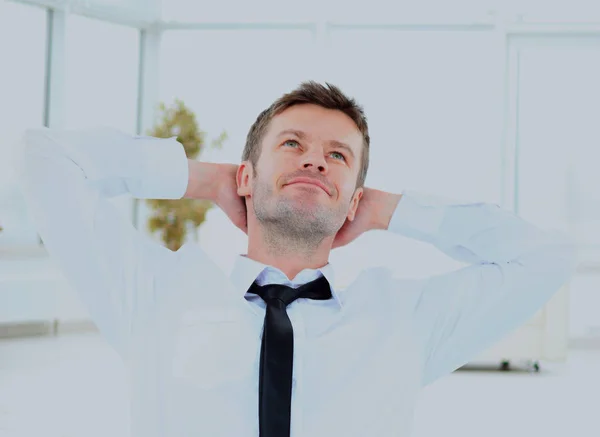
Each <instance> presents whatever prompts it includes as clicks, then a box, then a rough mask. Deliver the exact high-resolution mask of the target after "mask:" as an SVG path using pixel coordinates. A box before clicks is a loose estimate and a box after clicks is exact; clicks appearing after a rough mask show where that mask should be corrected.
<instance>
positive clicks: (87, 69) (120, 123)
mask: <svg viewBox="0 0 600 437" xmlns="http://www.w3.org/2000/svg"><path fill="white" fill-rule="evenodd" d="M138 43H139V32H138V31H137V30H136V29H132V28H128V27H124V26H119V25H115V24H110V23H105V22H101V21H97V20H93V19H90V18H86V17H81V16H77V15H69V16H68V17H67V35H66V51H67V53H66V58H67V61H66V78H65V79H66V80H65V88H66V96H65V98H66V108H65V110H66V117H65V118H66V127H67V128H84V127H90V126H99V125H106V126H111V127H115V128H119V129H121V130H123V131H125V132H130V133H133V132H134V131H135V127H136V110H137V90H138V87H137V83H138V64H139V46H138Z"/></svg>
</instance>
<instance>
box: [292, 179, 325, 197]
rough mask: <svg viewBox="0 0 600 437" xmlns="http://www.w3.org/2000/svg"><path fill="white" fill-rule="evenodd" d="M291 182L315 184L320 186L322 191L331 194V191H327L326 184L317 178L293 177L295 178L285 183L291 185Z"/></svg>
mask: <svg viewBox="0 0 600 437" xmlns="http://www.w3.org/2000/svg"><path fill="white" fill-rule="evenodd" d="M293 184H310V185H315V186H317V187H319V188H321V189H322V190H323V191H325V192H326V193H327V194H328V195H331V193H330V192H329V189H328V188H327V186H326V185H325V184H323V183H322V182H321V181H319V180H317V179H313V178H295V179H292V180H291V181H290V182H288V183H287V184H286V185H293Z"/></svg>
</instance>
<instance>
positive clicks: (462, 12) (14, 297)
mask: <svg viewBox="0 0 600 437" xmlns="http://www.w3.org/2000/svg"><path fill="white" fill-rule="evenodd" d="M413 3H415V2H384V1H381V0H375V1H373V0H372V1H369V2H358V1H356V2H342V1H340V0H332V1H327V2H323V3H321V2H317V0H305V1H303V2H282V1H275V0H259V1H257V0H253V1H245V2H242V1H240V0H221V1H219V2H205V1H189V0H163V1H162V2H161V1H160V0H11V1H7V0H5V1H1V0H0V227H2V231H1V232H0V337H2V340H0V436H4V435H8V436H12V435H15V436H21V435H34V431H33V430H36V429H42V428H43V429H44V430H45V432H46V434H35V435H39V436H41V435H51V436H84V435H86V436H87V435H89V436H96V435H106V434H107V433H112V435H115V436H117V435H118V436H121V435H125V434H120V433H122V432H124V431H123V429H124V426H125V424H124V421H126V420H125V417H126V414H125V412H124V411H125V407H126V406H127V403H126V401H125V400H124V399H125V393H124V392H123V391H122V390H123V388H122V384H121V382H120V379H119V378H121V377H122V375H121V373H120V372H121V370H120V368H119V365H118V363H117V362H116V361H115V357H114V356H113V355H112V353H111V351H109V350H107V349H106V346H105V344H104V343H103V342H102V339H101V338H98V336H97V334H96V333H94V329H93V328H94V327H93V322H91V321H90V320H89V318H88V316H87V312H86V309H85V308H83V307H82V306H81V304H80V302H79V300H78V298H77V296H76V294H75V293H73V291H72V290H70V289H69V288H68V286H67V285H66V284H65V282H64V280H63V278H62V276H61V273H60V271H59V270H58V269H57V268H56V267H55V265H54V264H53V262H52V260H51V259H49V258H48V257H47V255H46V253H45V251H44V248H43V245H42V244H41V243H40V241H39V237H38V235H37V232H36V229H35V226H34V225H33V223H32V221H31V219H30V217H29V215H28V213H27V208H26V207H25V205H24V203H23V200H22V198H21V195H20V192H19V187H18V183H17V179H16V174H15V171H14V165H13V164H12V157H13V156H14V155H13V154H14V152H15V149H16V148H17V147H18V146H19V139H20V136H21V135H22V133H23V130H24V129H26V128H29V127H39V126H48V127H53V128H69V129H77V128H85V127H91V126H98V125H107V126H112V127H116V128H118V129H120V130H122V131H124V132H128V133H131V134H147V133H148V132H149V131H150V129H152V127H153V126H154V125H155V123H156V122H157V110H156V108H157V105H158V104H159V103H160V102H164V103H165V104H167V105H170V104H172V103H173V102H174V101H175V100H176V99H180V100H182V101H183V102H184V103H185V104H186V106H187V107H188V108H190V110H192V111H193V112H194V114H195V115H196V117H197V120H198V123H199V125H200V128H201V129H202V130H203V131H205V132H206V133H207V136H208V138H216V137H217V136H218V135H219V134H220V133H221V132H222V131H226V132H227V134H228V138H227V140H226V141H225V142H224V144H223V147H222V148H221V149H214V150H213V149H211V150H206V151H205V153H203V154H202V155H201V157H200V158H199V159H203V160H210V161H214V162H231V163H237V162H239V160H240V156H241V152H242V149H243V147H244V142H245V138H246V134H247V131H248V129H249V127H250V125H251V124H252V123H253V121H254V119H255V118H256V116H257V115H258V113H259V112H260V111H261V110H263V109H264V108H266V107H267V106H268V105H269V104H270V103H271V102H272V101H273V100H275V99H276V98H278V97H279V96H280V95H281V94H283V93H285V92H287V91H289V90H291V89H293V88H294V87H296V86H297V85H298V84H299V83H300V82H301V81H304V80H307V79H314V80H318V81H321V82H325V81H327V82H331V83H333V84H336V85H338V86H340V87H341V88H342V90H343V91H345V92H346V93H347V94H350V95H352V96H354V97H356V99H357V100H358V101H359V102H360V103H362V104H363V105H364V107H365V110H366V113H367V116H368V117H369V122H370V127H371V137H372V151H371V167H370V173H369V175H368V178H367V185H368V186H372V187H376V188H380V189H384V190H387V191H396V192H399V191H401V190H403V189H413V190H419V191H424V192H428V193H432V194H440V195H444V196H449V197H452V198H458V199H465V200H481V201H487V202H493V203H497V204H499V205H501V206H503V207H505V208H508V209H511V210H514V211H516V212H517V213H519V214H520V215H521V216H523V217H524V218H526V219H528V220H530V221H532V222H534V223H536V224H538V225H540V226H543V227H550V228H559V229H562V230H564V231H566V232H568V233H570V234H571V235H572V236H573V237H574V238H575V239H576V240H577V242H578V245H579V269H578V272H577V274H576V275H575V276H574V277H573V279H572V281H571V282H570V283H569V284H567V286H566V287H565V289H564V290H561V292H560V293H559V294H558V295H557V297H556V299H554V300H553V301H552V302H551V303H550V304H549V305H548V307H547V308H545V309H544V310H543V311H541V312H540V313H539V314H538V315H537V316H536V318H535V320H532V321H531V323H529V324H528V326H526V327H523V329H522V330H521V331H519V332H516V333H514V335H513V336H511V337H510V338H507V339H506V341H505V343H503V344H502V345H501V347H500V349H496V350H494V351H492V352H490V354H488V355H487V356H486V357H485V358H486V359H487V361H488V362H490V363H491V369H492V370H494V368H495V367H494V366H496V367H497V365H498V364H499V363H502V362H505V363H507V362H510V365H511V367H513V366H514V367H517V366H518V365H520V364H523V365H524V366H525V367H524V368H525V369H526V370H525V371H524V373H523V372H521V373H520V371H519V370H515V371H514V372H512V373H511V372H508V373H507V372H503V373H502V372H494V371H490V372H487V371H483V372H462V371H461V372H457V373H456V374H454V375H452V376H450V377H449V378H448V379H447V380H445V381H443V382H440V383H438V384H437V385H436V386H434V387H432V388H431V389H428V390H429V392H428V393H427V395H426V399H425V400H424V405H423V406H422V407H421V409H420V410H419V418H418V419H419V420H418V423H417V425H418V426H417V429H416V435H418V436H426V435H438V434H439V432H440V431H441V430H446V432H450V433H451V434H454V433H458V432H461V433H462V434H463V435H480V434H481V433H482V432H486V433H487V435H496V434H495V433H497V434H498V435H501V434H505V433H506V432H511V431H510V430H512V429H514V430H516V431H513V432H512V435H525V434H526V433H527V434H528V435H531V434H532V433H533V434H535V435H541V433H544V434H545V435H565V434H566V433H568V435H573V436H588V435H589V436H592V435H594V436H595V435H600V424H599V423H598V422H597V419H594V417H596V416H594V415H593V414H592V412H593V411H594V410H593V408H592V406H593V405H596V407H597V406H598V405H600V394H599V393H600V383H599V382H596V381H600V376H598V374H597V373H595V372H597V371H598V369H600V367H598V366H597V365H598V364H599V363H600V359H599V358H598V357H599V356H600V172H599V171H598V166H599V165H600V81H599V79H598V78H600V4H598V3H597V2H595V1H592V0H585V1H584V0H577V1H571V2H566V1H562V2H554V3H551V2H544V1H541V0H529V1H525V2H523V1H519V2H517V1H514V0H511V1H506V0H484V1H467V0H459V1H454V2H442V1H441V0H438V1H429V2H418V4H417V3H415V4H413ZM113 201H114V202H115V204H117V205H118V206H119V208H120V210H121V211H122V213H123V215H124V216H125V217H126V218H127V219H128V220H131V222H132V223H133V224H134V225H135V226H136V227H137V228H138V229H139V231H140V232H146V233H148V231H147V229H146V223H147V220H148V215H149V211H148V209H147V207H146V205H145V204H144V203H139V202H135V201H134V199H132V198H128V197H122V198H118V199H115V200H113ZM150 237H151V238H156V236H155V235H152V236H150ZM192 243H193V244H200V245H201V246H202V247H203V248H204V249H205V250H206V251H207V252H209V253H210V254H211V255H212V256H213V257H214V258H215V260H216V261H217V262H218V263H219V264H220V265H221V266H222V267H223V269H228V268H229V266H230V265H231V262H232V260H233V257H234V256H235V255H236V254H238V253H240V252H243V251H245V245H246V240H245V236H244V235H243V234H242V233H241V232H240V231H238V230H237V229H236V228H235V227H234V226H233V225H231V224H230V223H229V222H228V220H227V218H226V217H225V215H224V214H223V213H222V212H221V211H220V210H218V209H212V210H210V211H209V213H208V215H207V219H206V221H205V222H204V223H203V224H202V225H201V226H200V228H199V230H198V233H197V238H194V239H193V240H192ZM157 244H160V241H159V240H158V239H157ZM332 260H333V261H335V262H338V263H339V265H340V267H341V268H342V271H343V277H344V278H345V279H346V280H350V279H351V278H352V277H353V275H355V274H356V272H357V271H358V269H359V268H360V267H362V266H366V265H375V264H380V265H386V266H390V267H393V268H395V269H397V270H399V271H400V272H401V273H402V274H405V275H407V276H415V275H417V276H421V275H427V274H431V273H436V272H441V271H447V270H450V269H454V268H456V267H458V266H457V264H456V263H454V262H453V261H451V260H449V259H447V258H446V257H445V256H444V255H441V254H439V253H437V252H436V251H435V250H434V249H432V248H431V247H428V246H425V245H423V244H420V243H416V242H414V241H410V240H406V239H403V238H400V237H393V238H391V239H390V237H389V236H388V235H386V234H385V233H377V232H374V233H371V234H369V235H365V236H363V237H361V238H360V239H359V240H357V241H356V242H354V243H352V244H351V245H350V246H348V247H346V248H343V249H339V250H338V251H335V252H334V253H333V255H332ZM199 280H201V278H199ZM484 361H485V360H484ZM594 365H595V366H596V370H595V371H594V370H593V367H594ZM538 367H539V368H541V371H540V372H531V373H530V371H531V368H535V369H537V368H538ZM94 375H95V376H94ZM581 375H584V376H583V378H584V379H575V378H576V376H578V377H581ZM561 390H562V391H561ZM458 396H459V397H458ZM554 396H556V397H554ZM457 399H458V400H459V401H458V402H457ZM553 402H555V403H553ZM121 407H122V408H121ZM552 408H556V412H557V414H554V413H553V411H554V410H552ZM476 409H478V410H476ZM565 409H569V412H567V411H565ZM571 410H572V411H571ZM74 411H76V413H75V412H74ZM474 411H477V413H474ZM558 412H561V414H563V416H560V414H558ZM588 412H589V414H588ZM569 414H573V415H572V416H570V415H569ZM475 416H477V417H478V418H479V419H478V420H479V422H476V423H479V425H466V424H467V422H468V421H469V420H471V419H470V418H473V417H475ZM36 417H37V418H38V419H39V420H35V418H36ZM542 422H543V423H542ZM490 423H491V424H492V425H490ZM578 423H580V424H581V425H577V424H578ZM90 424H93V426H91V425H90ZM486 424H487V425H486ZM570 424H573V428H569V426H570ZM488 425H490V426H491V427H492V428H494V431H491V430H490V429H488V428H486V426H488ZM562 426H564V429H563V428H561V427H562ZM579 426H581V430H580V429H579ZM38 427H42V428H38ZM448 427H450V431H449V430H448ZM82 430H87V431H82ZM461 430H462V431H461Z"/></svg>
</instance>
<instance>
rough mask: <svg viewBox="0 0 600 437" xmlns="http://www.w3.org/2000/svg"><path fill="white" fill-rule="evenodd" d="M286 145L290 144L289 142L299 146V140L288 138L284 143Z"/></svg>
mask: <svg viewBox="0 0 600 437" xmlns="http://www.w3.org/2000/svg"><path fill="white" fill-rule="evenodd" d="M283 144H284V145H288V144H294V145H296V146H298V145H299V144H298V141H296V140H287V141H286V142H285V143H283Z"/></svg>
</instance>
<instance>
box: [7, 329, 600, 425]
mask: <svg viewBox="0 0 600 437" xmlns="http://www.w3.org/2000/svg"><path fill="white" fill-rule="evenodd" d="M493 364H496V363H493ZM541 366H542V369H541V372H540V373H529V372H528V371H518V370H517V371H514V372H508V373H506V372H497V371H493V370H485V369H481V368H478V369H472V370H461V371H458V372H455V373H454V374H452V375H450V376H448V377H446V378H444V379H442V380H440V381H439V382H437V383H435V384H433V385H431V386H430V387H428V388H426V389H425V390H424V392H423V396H422V399H421V402H420V404H419V408H418V411H417V416H416V425H415V426H416V427H415V430H414V437H434V436H435V437H438V436H460V437H471V436H472V437H483V436H485V437H496V436H498V437H500V436H502V437H507V436H511V437H520V436H528V437H542V436H543V437H554V436H556V437H558V436H560V437H564V436H569V437H599V436H600V351H573V352H572V353H571V356H570V358H569V362H568V363H566V364H564V365H563V364H547V363H541ZM127 409H128V405H127V401H126V393H125V390H124V378H123V372H122V370H121V368H120V367H119V362H118V361H117V358H116V356H115V355H114V354H113V353H112V351H111V350H110V349H109V348H108V347H107V346H106V344H105V343H104V342H103V340H102V339H101V338H100V337H99V336H98V335H97V334H93V333H90V334H70V335H64V336H61V337H56V338H44V337H40V338H29V339H20V340H2V341H0V436H2V437H34V436H35V437H107V436H110V437H125V436H127ZM206 437H210V436H206Z"/></svg>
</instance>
